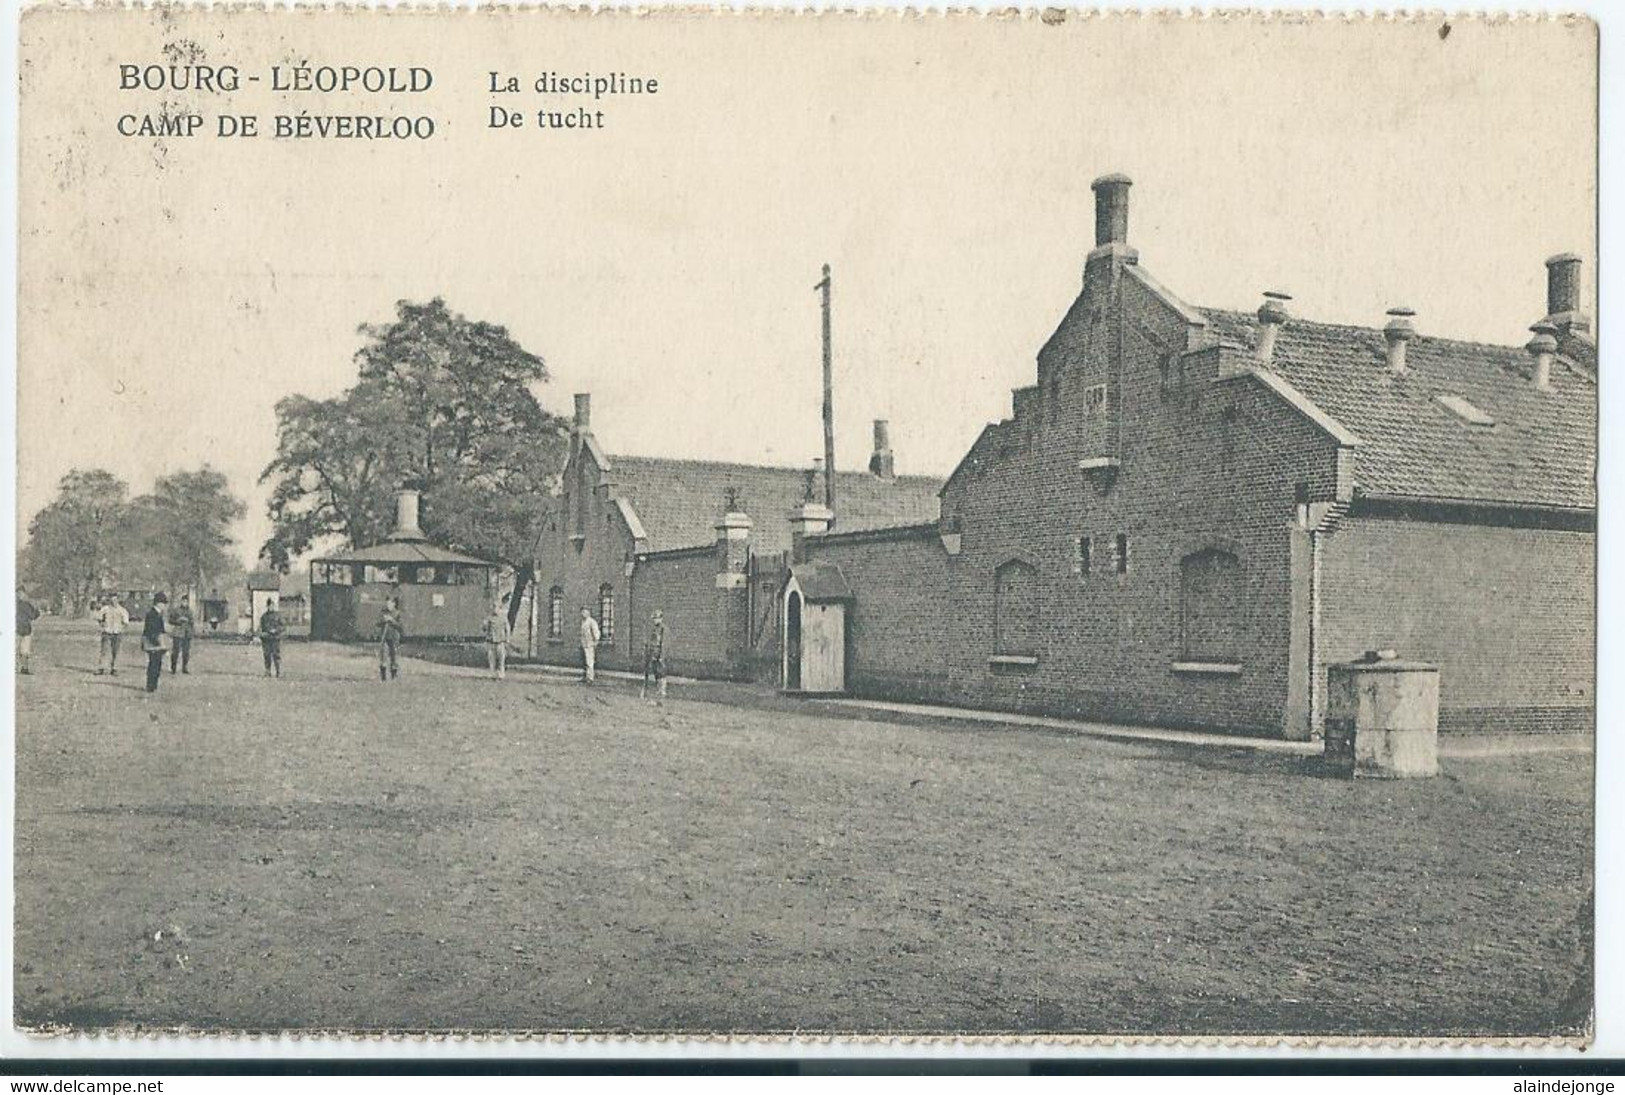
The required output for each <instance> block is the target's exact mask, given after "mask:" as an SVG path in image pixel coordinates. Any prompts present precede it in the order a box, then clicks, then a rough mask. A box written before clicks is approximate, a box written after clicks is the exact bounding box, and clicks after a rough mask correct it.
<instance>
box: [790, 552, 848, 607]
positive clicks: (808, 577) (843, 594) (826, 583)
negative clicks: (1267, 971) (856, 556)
mask: <svg viewBox="0 0 1625 1095" xmlns="http://www.w3.org/2000/svg"><path fill="white" fill-rule="evenodd" d="M790 576H791V577H792V578H794V579H795V581H796V585H798V586H800V587H801V595H802V596H803V597H805V598H807V600H809V601H811V602H813V603H814V604H818V603H828V602H830V601H850V600H852V599H853V595H852V586H851V585H850V584H849V583H848V582H847V580H846V575H845V574H843V573H842V572H841V568H840V567H839V566H837V565H836V564H834V563H830V562H826V561H824V560H822V559H820V560H817V561H816V562H812V563H798V564H796V565H795V566H793V567H791V568H790Z"/></svg>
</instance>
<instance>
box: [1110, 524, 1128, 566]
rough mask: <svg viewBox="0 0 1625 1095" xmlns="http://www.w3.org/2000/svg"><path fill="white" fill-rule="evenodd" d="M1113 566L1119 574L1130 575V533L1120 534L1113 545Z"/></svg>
mask: <svg viewBox="0 0 1625 1095" xmlns="http://www.w3.org/2000/svg"><path fill="white" fill-rule="evenodd" d="M1112 549H1113V550H1112V566H1113V569H1115V570H1116V571H1117V573H1119V574H1127V573H1128V533H1126V532H1119V533H1118V534H1117V540H1116V542H1115V543H1113V545H1112Z"/></svg>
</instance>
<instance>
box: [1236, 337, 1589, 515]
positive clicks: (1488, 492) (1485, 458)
mask: <svg viewBox="0 0 1625 1095" xmlns="http://www.w3.org/2000/svg"><path fill="white" fill-rule="evenodd" d="M1204 312H1205V314H1206V315H1207V317H1208V319H1209V321H1210V323H1211V328H1210V329H1211V330H1212V331H1213V333H1214V334H1216V335H1217V336H1218V338H1219V340H1220V345H1221V347H1222V348H1223V349H1222V350H1221V352H1222V353H1224V354H1225V355H1226V356H1230V357H1234V358H1235V359H1236V361H1237V363H1238V364H1241V363H1245V364H1256V362H1253V361H1252V354H1253V348H1254V347H1255V345H1256V339H1257V319H1256V317H1254V316H1252V315H1249V314H1247V313H1243V312H1229V311H1220V310H1212V309H1204ZM1406 354H1407V365H1408V368H1407V372H1406V373H1405V375H1403V376H1397V377H1396V376H1393V375H1391V374H1390V372H1389V369H1388V364H1387V344H1386V342H1385V341H1384V338H1383V333H1382V331H1380V330H1378V329H1375V328H1369V327H1345V326H1340V325H1336V324H1329V323H1311V322H1307V321H1305V320H1299V319H1294V320H1292V321H1290V322H1288V323H1287V324H1286V325H1285V326H1284V327H1282V328H1281V330H1280V332H1279V333H1278V335H1277V338H1276V342H1275V352H1274V356H1273V359H1272V361H1271V363H1270V366H1269V368H1270V369H1271V370H1272V371H1274V372H1275V373H1276V374H1278V375H1279V376H1281V377H1284V378H1285V379H1286V380H1287V382H1288V383H1289V384H1291V386H1292V387H1293V388H1295V389H1297V391H1299V392H1301V393H1302V394H1303V395H1304V396H1305V397H1306V398H1308V399H1309V400H1310V402H1312V403H1313V404H1314V405H1315V406H1316V407H1318V408H1319V409H1320V410H1321V411H1324V412H1325V413H1326V414H1327V415H1329V416H1331V418H1333V419H1335V420H1336V421H1337V422H1338V423H1339V424H1341V425H1342V426H1344V427H1346V428H1347V429H1348V430H1350V431H1351V432H1352V433H1353V434H1354V435H1355V437H1357V438H1358V440H1359V443H1358V444H1357V445H1356V446H1355V448H1354V478H1355V485H1356V489H1358V490H1360V491H1363V492H1365V493H1367V494H1382V495H1400V496H1407V497H1421V498H1434V499H1460V500H1467V501H1478V502H1507V503H1521V504H1525V505H1539V506H1562V507H1580V508H1594V507H1595V506H1596V498H1597V495H1596V470H1597V432H1596V431H1597V385H1596V380H1595V378H1594V376H1593V375H1592V374H1590V373H1588V372H1587V371H1585V370H1584V369H1582V368H1580V367H1577V366H1576V365H1574V364H1573V363H1572V362H1570V361H1568V360H1567V359H1565V358H1564V357H1562V356H1559V357H1558V358H1557V360H1556V361H1555V362H1554V363H1553V366H1552V373H1551V387H1550V389H1549V390H1547V391H1541V390H1539V389H1537V388H1536V387H1535V384H1534V380H1533V371H1534V363H1533V362H1532V360H1531V359H1530V355H1529V354H1528V353H1527V352H1526V351H1525V350H1524V349H1522V348H1521V347H1512V346H1491V345H1486V344H1483V343H1477V342H1458V341H1455V340H1452V339H1443V338H1429V337H1426V336H1423V335H1418V336H1417V337H1415V338H1413V339H1412V340H1411V341H1410V343H1409V345H1408V347H1407V350H1406ZM1447 397H1456V399H1457V400H1465V401H1466V402H1467V403H1468V404H1470V405H1471V407H1472V408H1477V409H1479V410H1481V411H1483V412H1484V413H1485V415H1486V416H1487V417H1488V418H1489V419H1491V420H1493V423H1494V424H1493V425H1475V424H1473V423H1472V422H1470V421H1469V420H1468V417H1464V416H1463V415H1462V414H1461V413H1460V412H1459V411H1452V410H1451V409H1450V406H1449V405H1448V404H1449V403H1450V402H1451V401H1450V400H1449V399H1448V398H1447ZM1458 405H1459V404H1458Z"/></svg>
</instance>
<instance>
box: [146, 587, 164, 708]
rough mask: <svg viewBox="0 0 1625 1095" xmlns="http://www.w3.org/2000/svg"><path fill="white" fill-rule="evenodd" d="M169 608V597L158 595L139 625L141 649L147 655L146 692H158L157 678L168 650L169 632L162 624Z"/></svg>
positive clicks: (160, 673)
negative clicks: (165, 612)
mask: <svg viewBox="0 0 1625 1095" xmlns="http://www.w3.org/2000/svg"><path fill="white" fill-rule="evenodd" d="M168 607H169V595H168V594H167V593H160V594H158V595H157V596H156V597H154V598H153V599H152V607H151V608H149V609H147V618H146V619H145V620H144V621H143V622H142V624H141V649H142V651H143V652H144V653H145V654H146V655H147V691H148V692H156V691H158V678H159V677H162V676H163V675H164V654H165V653H166V652H167V651H168V650H169V632H168V630H167V629H166V627H165V624H164V610H165V609H166V608H168Z"/></svg>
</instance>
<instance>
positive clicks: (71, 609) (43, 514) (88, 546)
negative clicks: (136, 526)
mask: <svg viewBox="0 0 1625 1095" xmlns="http://www.w3.org/2000/svg"><path fill="white" fill-rule="evenodd" d="M128 492H129V487H128V486H126V485H125V483H124V481H123V480H122V479H119V478H118V477H117V476H115V475H113V473H111V472H108V471H103V470H102V469H100V468H92V469H89V470H79V469H75V470H73V471H70V472H69V473H68V474H67V475H64V476H63V477H62V481H61V482H60V483H59V484H58V486H57V495H56V498H55V499H53V500H52V502H51V503H50V505H48V506H46V507H45V508H44V509H42V510H40V511H39V513H37V514H35V515H34V519H33V520H32V521H30V522H29V525H28V543H27V545H26V546H25V547H24V549H23V558H22V560H21V562H22V573H23V576H24V581H25V582H26V583H27V584H28V585H29V586H30V587H31V588H32V589H34V590H35V591H37V594H38V595H40V596H42V597H45V598H47V599H48V600H51V601H53V602H54V603H55V604H56V605H57V606H58V607H60V608H61V609H62V610H63V611H64V612H67V613H69V614H71V615H79V614H81V613H83V612H84V611H85V610H86V608H87V607H88V606H89V604H90V599H91V598H92V597H93V596H94V595H95V594H96V592H97V591H98V590H99V589H100V588H101V586H102V583H103V582H104V581H105V580H107V579H109V578H111V577H112V575H113V570H114V558H115V556H116V554H117V552H118V550H119V548H120V546H121V545H120V536H121V534H122V533H123V532H124V530H125V528H126V525H127V521H128V517H129V502H128V500H127V497H126V496H127V494H128Z"/></svg>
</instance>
